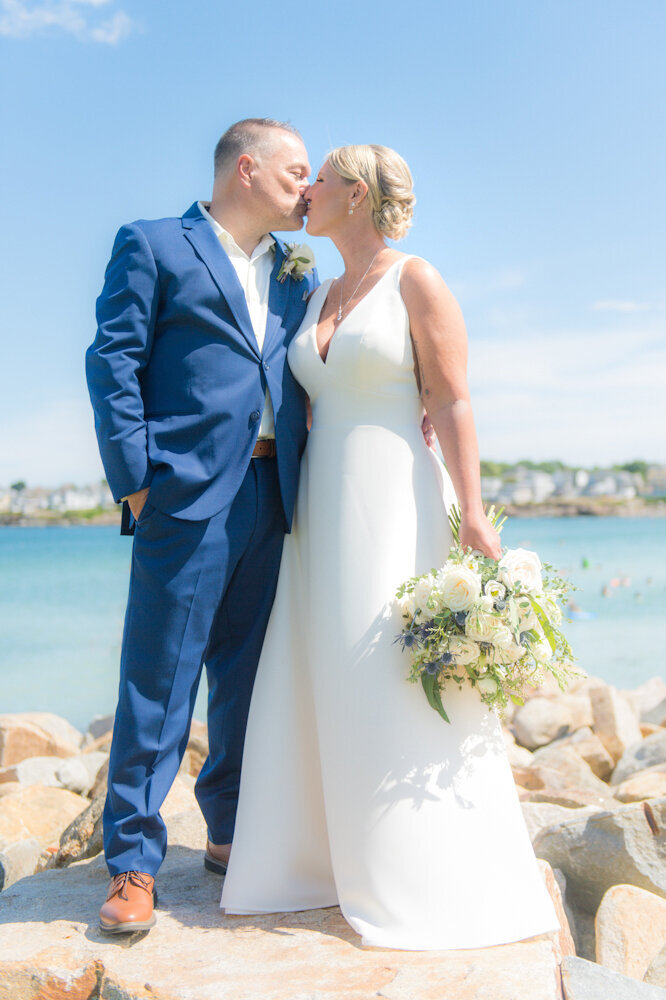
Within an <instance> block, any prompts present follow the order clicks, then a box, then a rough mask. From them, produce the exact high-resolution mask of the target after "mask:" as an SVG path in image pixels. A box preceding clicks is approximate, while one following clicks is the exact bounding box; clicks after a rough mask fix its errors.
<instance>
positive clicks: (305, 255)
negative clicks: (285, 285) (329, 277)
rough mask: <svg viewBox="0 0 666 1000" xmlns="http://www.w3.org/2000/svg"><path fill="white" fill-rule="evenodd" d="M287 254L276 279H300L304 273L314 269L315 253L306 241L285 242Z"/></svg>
mask: <svg viewBox="0 0 666 1000" xmlns="http://www.w3.org/2000/svg"><path fill="white" fill-rule="evenodd" d="M285 247H286V250H287V254H286V256H285V258H284V260H283V261H282V264H281V265H280V270H279V271H278V274H277V280H278V281H284V280H285V279H286V278H288V277H290V278H295V280H296V281H302V280H303V278H304V277H305V275H306V274H310V272H311V271H313V270H314V266H315V255H314V253H313V251H312V250H311V249H310V247H309V246H308V245H307V243H285Z"/></svg>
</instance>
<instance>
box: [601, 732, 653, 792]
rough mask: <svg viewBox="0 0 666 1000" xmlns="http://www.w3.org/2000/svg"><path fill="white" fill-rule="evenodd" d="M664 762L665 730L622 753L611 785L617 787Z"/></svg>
mask: <svg viewBox="0 0 666 1000" xmlns="http://www.w3.org/2000/svg"><path fill="white" fill-rule="evenodd" d="M664 761H666V729H664V730H663V731H661V732H658V733H653V734H652V736H646V738H645V739H644V740H641V741H640V742H636V743H633V744H632V745H631V746H630V747H627V749H626V750H625V751H624V753H623V754H622V756H621V757H620V759H619V761H618V762H617V767H616V768H615V770H614V771H613V776H612V778H611V785H619V784H620V782H621V781H625V780H626V779H627V778H628V777H630V776H631V775H632V774H635V773H636V772H637V771H643V770H645V768H646V767H654V765H655V764H663V763H664Z"/></svg>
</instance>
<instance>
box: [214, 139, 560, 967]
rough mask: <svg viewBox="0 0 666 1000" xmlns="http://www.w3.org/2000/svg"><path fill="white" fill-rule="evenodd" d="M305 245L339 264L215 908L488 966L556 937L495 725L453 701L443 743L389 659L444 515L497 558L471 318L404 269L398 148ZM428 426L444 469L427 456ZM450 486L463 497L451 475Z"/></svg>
mask: <svg viewBox="0 0 666 1000" xmlns="http://www.w3.org/2000/svg"><path fill="white" fill-rule="evenodd" d="M305 197H306V200H307V202H308V222H307V231H308V233H311V234H312V235H316V236H328V237H330V238H331V239H332V240H333V242H334V243H335V245H336V246H337V248H338V250H339V251H340V253H341V255H342V258H343V260H344V264H345V270H344V273H343V274H342V276H341V277H340V278H336V279H329V280H328V281H325V282H324V283H323V284H322V285H320V286H319V288H317V290H316V291H315V292H314V293H313V295H312V297H311V300H310V302H309V305H308V309H307V313H306V315H305V318H304V320H303V324H302V326H301V328H300V330H299V332H298V333H297V335H296V336H295V338H294V340H293V341H292V343H291V345H290V348H289V364H290V367H291V369H292V371H293V373H294V375H295V376H296V378H297V379H298V381H299V382H300V383H301V384H302V385H303V387H304V389H305V390H306V392H307V393H308V394H309V397H310V400H311V405H312V429H311V431H310V435H309V438H308V444H307V448H306V451H305V455H304V458H303V462H302V467H301V477H300V487H299V494H298V502H297V508H296V516H295V523H294V529H293V531H292V534H291V535H288V536H287V538H286V542H285V547H284V554H283V557H282V565H281V569H280V580H279V584H278V591H277V596H276V600H275V604H274V606H273V611H272V615H271V619H270V623H269V626H268V631H267V634H266V639H265V643H264V647H263V652H262V656H261V660H260V663H259V669H258V673H257V678H256V682H255V687H254V694H253V698H252V706H251V710H250V718H249V723H248V729H247V736H246V742H245V751H244V758H243V769H242V778H241V789H240V801H239V808H238V814H237V819H236V828H235V833H234V842H233V847H232V850H231V858H230V862H229V868H228V872H227V875H226V879H225V884H224V889H223V892H222V903H221V905H222V906H223V907H224V908H225V910H226V912H227V913H228V914H249V913H272V912H280V911H294V910H304V909H310V908H318V907H325V906H333V905H339V906H340V908H341V911H342V913H343V914H344V916H345V918H346V919H347V920H348V922H349V923H350V924H351V926H352V927H353V928H354V930H355V931H356V932H357V933H358V934H360V935H361V936H362V938H363V943H364V944H367V945H375V946H379V947H385V948H404V949H450V948H478V947H482V946H486V945H495V944H500V943H506V942H510V941H516V940H520V939H523V938H526V937H531V936H533V935H536V934H541V933H544V932H547V931H552V930H555V929H556V928H557V927H558V921H557V917H556V915H555V912H554V908H553V906H552V903H551V901H550V898H549V896H548V893H547V891H546V889H545V887H544V885H543V882H542V880H541V876H540V873H539V870H538V867H537V864H536V860H535V857H534V853H533V851H532V848H531V845H530V841H529V838H528V835H527V831H526V828H525V825H524V822H523V818H522V814H521V810H520V806H519V803H518V798H517V794H516V791H515V788H514V783H513V779H512V775H511V769H510V767H509V763H508V761H507V758H506V754H505V750H504V744H503V739H502V732H501V728H500V725H499V723H498V720H497V718H496V717H495V715H494V714H493V713H492V712H489V711H488V709H487V708H486V706H484V705H483V703H482V702H481V700H480V698H479V696H478V694H477V692H476V691H475V690H473V689H472V688H471V687H469V688H463V689H462V690H460V691H458V690H456V689H453V690H451V691H449V690H448V689H447V711H448V714H449V716H450V718H451V724H450V725H447V724H446V723H444V722H443V721H442V719H441V718H440V717H439V715H437V714H436V713H435V712H434V711H433V710H432V709H431V708H430V706H429V705H428V703H427V701H426V699H425V697H424V695H423V691H422V690H421V688H420V686H417V685H410V684H408V683H407V682H406V679H405V678H406V675H407V672H408V663H407V659H406V657H403V656H402V654H401V652H400V648H399V646H398V645H396V644H395V643H394V639H395V636H396V634H397V633H398V632H399V631H400V628H401V621H400V619H399V616H398V615H397V614H396V613H395V612H394V611H393V610H392V601H393V597H394V594H395V590H396V588H397V586H398V585H399V584H400V583H401V582H402V581H403V580H405V579H407V578H408V577H411V576H414V575H416V574H420V573H423V572H426V571H427V570H429V569H431V568H432V567H436V566H441V565H442V564H443V563H444V561H445V560H446V557H447V554H448V550H449V547H450V545H451V532H450V528H449V524H448V519H447V507H449V506H450V505H451V504H452V503H454V502H456V497H457V498H458V503H459V505H460V509H461V513H462V525H461V530H460V537H461V541H462V543H463V545H467V546H471V547H472V548H474V549H479V550H480V551H482V552H483V553H485V554H486V555H488V556H492V557H493V558H499V555H500V542H499V539H498V537H497V534H496V532H495V531H494V529H493V528H492V527H491V526H490V524H489V522H488V521H487V519H486V518H485V516H484V513H483V509H482V504H481V494H480V484H479V459H478V450H477V443H476V435H475V430H474V423H473V418H472V411H471V406H470V400H469V393H468V389H467V382H466V374H465V369H466V334H465V327H464V323H463V319H462V315H461V313H460V309H459V307H458V305H457V303H456V301H455V299H454V298H453V296H452V294H451V292H450V291H449V290H448V288H447V286H446V285H445V283H444V281H443V280H442V278H441V277H440V276H439V274H438V273H437V271H436V270H435V268H433V267H432V266H431V265H430V264H428V263H427V262H426V261H424V260H422V259H421V258H418V257H412V256H408V255H405V254H402V253H399V252H398V251H397V250H395V249H393V248H392V247H390V246H388V245H387V243H386V239H387V238H388V239H400V237H402V236H404V235H405V233H406V231H407V229H408V227H409V225H410V219H411V215H412V209H413V204H414V195H413V193H412V179H411V175H410V172H409V169H408V167H407V165H406V163H405V162H404V160H402V158H401V157H400V156H398V154H397V153H395V152H394V151H392V150H390V149H387V148H386V147H384V146H346V147H342V148H339V149H336V150H334V151H333V152H332V153H331V154H330V155H329V156H328V158H327V160H326V162H325V163H324V165H323V167H322V168H321V170H320V171H319V173H318V175H317V178H316V180H315V182H314V183H313V184H312V185H311V186H310V188H309V189H308V191H307V192H306V196H305ZM424 408H425V410H426V411H427V414H428V416H429V418H430V421H431V422H432V424H433V426H434V429H435V431H436V433H437V436H438V438H439V441H440V444H441V448H442V452H443V455H444V458H445V461H446V469H445V468H444V466H443V465H442V464H441V462H440V461H439V459H438V458H437V457H436V456H435V454H434V452H433V451H432V450H431V449H429V448H428V447H427V445H426V443H425V442H424V439H423V435H422V433H421V420H422V417H423V411H424ZM447 469H448V473H450V477H451V478H449V474H448V473H447Z"/></svg>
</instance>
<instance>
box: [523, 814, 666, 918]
mask: <svg viewBox="0 0 666 1000" xmlns="http://www.w3.org/2000/svg"><path fill="white" fill-rule="evenodd" d="M534 851H535V853H536V855H537V857H539V858H543V859H544V860H545V861H548V862H550V865H551V867H552V868H559V869H561V870H562V872H564V876H565V878H566V880H567V897H568V899H569V900H570V902H571V903H572V904H573V905H575V906H578V907H580V908H581V909H583V910H585V911H587V912H588V913H595V912H596V910H597V907H598V906H599V904H600V902H601V899H602V897H603V895H604V893H605V892H606V890H607V889H610V887H611V886H612V885H618V884H625V885H636V886H638V887H639V888H641V889H647V891H648V892H654V893H656V894H657V895H658V896H664V897H666V797H664V798H661V799H654V800H653V801H652V802H649V803H648V802H632V803H631V804H630V805H626V806H620V807H619V808H618V809H615V810H613V812H599V813H597V814H596V815H594V816H588V817H585V818H584V819H570V820H567V821H566V822H564V823H560V824H558V825H557V826H551V827H548V828H547V829H546V830H542V831H541V833H539V834H538V835H537V837H536V839H535V841H534Z"/></svg>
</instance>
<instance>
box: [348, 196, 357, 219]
mask: <svg viewBox="0 0 666 1000" xmlns="http://www.w3.org/2000/svg"><path fill="white" fill-rule="evenodd" d="M355 208H356V205H355V203H354V199H353V198H352V203H351V208H350V209H349V214H350V215H353V214H354V209H355Z"/></svg>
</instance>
